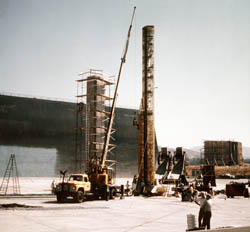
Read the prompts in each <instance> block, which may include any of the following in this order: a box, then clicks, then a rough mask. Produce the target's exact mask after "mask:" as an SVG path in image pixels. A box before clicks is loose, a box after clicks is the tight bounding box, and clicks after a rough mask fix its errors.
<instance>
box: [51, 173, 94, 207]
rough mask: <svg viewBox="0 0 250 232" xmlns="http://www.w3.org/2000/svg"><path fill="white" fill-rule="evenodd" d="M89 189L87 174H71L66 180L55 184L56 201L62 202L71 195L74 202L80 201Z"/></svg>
mask: <svg viewBox="0 0 250 232" xmlns="http://www.w3.org/2000/svg"><path fill="white" fill-rule="evenodd" d="M90 191H91V183H90V181H89V177H88V175H87V174H72V175H70V176H69V178H68V180H67V181H64V179H63V181H62V182H60V183H58V184H57V185H56V189H55V194H56V197H57V201H58V202H64V201H65V200H66V199H67V198H68V197H72V198H73V200H74V201H75V202H78V203H81V202H83V201H84V199H85V195H86V194H87V193H88V192H90Z"/></svg>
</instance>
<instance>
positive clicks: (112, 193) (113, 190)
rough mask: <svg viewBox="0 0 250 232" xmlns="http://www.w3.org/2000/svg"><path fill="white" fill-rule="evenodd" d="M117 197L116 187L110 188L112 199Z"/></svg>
mask: <svg viewBox="0 0 250 232" xmlns="http://www.w3.org/2000/svg"><path fill="white" fill-rule="evenodd" d="M114 198H115V189H114V188H112V189H110V199H114Z"/></svg>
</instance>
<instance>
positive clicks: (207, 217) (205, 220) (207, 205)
mask: <svg viewBox="0 0 250 232" xmlns="http://www.w3.org/2000/svg"><path fill="white" fill-rule="evenodd" d="M194 202H195V203H196V204H198V205H199V206H200V211H199V217H198V222H199V228H206V229H207V230H210V221H211V217H212V200H211V195H210V194H209V193H205V192H200V197H198V198H196V199H195V200H194Z"/></svg>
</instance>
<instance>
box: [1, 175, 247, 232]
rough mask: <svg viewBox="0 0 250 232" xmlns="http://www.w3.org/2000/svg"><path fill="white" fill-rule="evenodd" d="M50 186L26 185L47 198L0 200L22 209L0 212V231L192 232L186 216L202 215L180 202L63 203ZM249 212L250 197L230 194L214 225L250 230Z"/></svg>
mask: <svg viewBox="0 0 250 232" xmlns="http://www.w3.org/2000/svg"><path fill="white" fill-rule="evenodd" d="M0 181H1V180H0ZM49 181H50V180H49V179H47V180H46V181H45V180H44V179H43V180H42V181H41V182H40V185H39V184H38V183H39V181H38V180H36V181H35V184H34V182H32V181H31V182H30V184H28V183H27V187H29V189H32V188H33V189H34V190H35V191H38V190H39V186H40V188H41V189H42V190H41V191H38V192H39V193H43V195H41V196H40V197H38V196H31V197H28V196H27V195H26V196H22V197H16V198H14V197H0V205H5V204H13V203H15V204H19V205H15V206H17V207H9V208H4V207H1V208H0V230H1V232H5V231H8V232H16V231H25V232H29V231H32V232H34V231H36V232H39V231H48V232H49V231H64V232H67V231H70V232H72V231H74V232H77V231H88V232H89V231H100V232H101V231H102V232H103V231H109V232H116V231H117V232H120V231H123V232H125V231H133V232H140V231H143V232H146V231H159V232H161V231H164V232H165V231H170V232H181V231H186V229H187V215H188V214H194V215H198V211H199V207H198V206H197V205H196V204H195V203H192V202H181V199H180V198H176V197H150V198H145V197H142V196H140V197H133V196H132V197H126V198H125V199H122V200H120V199H115V200H110V201H101V200H99V201H85V202H83V203H81V204H78V203H72V202H70V201H68V202H67V203H63V204H58V203H57V202H56V198H55V196H53V195H49V189H50V187H49V186H48V183H49ZM32 183H33V185H32ZM45 183H47V185H46V184H45ZM29 185H30V186H29ZM46 186H48V187H46ZM23 191H24V189H23ZM30 191H31V190H30ZM24 192H25V191H24ZM45 192H46V193H45ZM26 193H28V191H26ZM29 193H30V192H29ZM33 193H34V192H33ZM18 206H20V207H18ZM25 206H29V207H25ZM249 209H250V199H249V198H243V197H236V198H234V199H231V198H230V199H227V198H226V197H225V195H222V194H221V195H217V196H216V197H214V198H213V209H212V210H213V211H212V220H211V226H212V228H218V227H227V226H250V210H249Z"/></svg>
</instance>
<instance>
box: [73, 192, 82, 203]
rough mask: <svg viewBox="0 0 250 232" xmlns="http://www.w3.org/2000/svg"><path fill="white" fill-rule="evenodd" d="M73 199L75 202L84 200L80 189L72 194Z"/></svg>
mask: <svg viewBox="0 0 250 232" xmlns="http://www.w3.org/2000/svg"><path fill="white" fill-rule="evenodd" d="M74 200H75V202H77V203H82V202H83V201H84V193H83V192H82V191H81V190H79V191H78V192H77V193H76V195H75V196H74Z"/></svg>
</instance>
